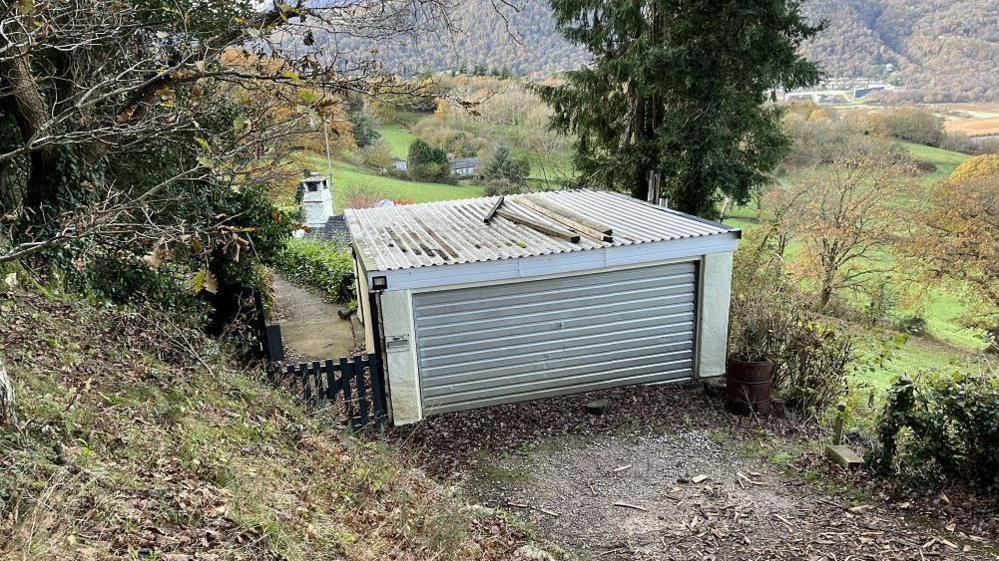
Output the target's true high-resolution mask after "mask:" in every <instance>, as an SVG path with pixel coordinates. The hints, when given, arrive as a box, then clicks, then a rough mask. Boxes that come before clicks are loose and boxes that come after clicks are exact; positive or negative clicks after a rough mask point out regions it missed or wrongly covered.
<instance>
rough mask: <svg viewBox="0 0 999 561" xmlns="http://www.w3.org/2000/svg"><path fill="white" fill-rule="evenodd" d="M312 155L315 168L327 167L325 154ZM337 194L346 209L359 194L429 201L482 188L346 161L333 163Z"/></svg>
mask: <svg viewBox="0 0 999 561" xmlns="http://www.w3.org/2000/svg"><path fill="white" fill-rule="evenodd" d="M308 158H309V160H310V161H311V162H315V163H314V164H313V165H314V166H315V169H325V168H326V159H325V158H323V157H322V156H319V155H310V156H308ZM333 193H334V197H335V200H334V204H335V206H336V209H335V211H336V212H342V211H343V208H344V205H345V204H347V203H348V202H349V201H350V200H351V199H352V198H353V197H355V196H356V195H358V194H364V195H367V196H370V197H373V198H377V199H391V200H395V201H398V200H402V201H406V202H413V203H426V202H432V201H444V200H451V199H469V198H474V197H481V196H482V187H479V186H475V185H447V184H444V183H422V182H419V181H404V180H402V179H396V178H394V177H386V176H382V175H377V174H375V173H373V172H371V171H369V170H365V169H362V168H358V167H356V166H353V165H351V164H348V163H345V162H333Z"/></svg>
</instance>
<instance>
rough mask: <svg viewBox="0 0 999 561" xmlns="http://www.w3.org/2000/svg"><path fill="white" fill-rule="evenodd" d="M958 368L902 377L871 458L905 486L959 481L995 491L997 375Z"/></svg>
mask: <svg viewBox="0 0 999 561" xmlns="http://www.w3.org/2000/svg"><path fill="white" fill-rule="evenodd" d="M996 374H999V372H995V373H993V374H992V375H991V376H990V375H988V374H985V373H978V374H967V373H959V374H954V375H951V376H939V375H938V376H933V377H925V378H923V379H921V380H920V381H919V382H912V381H911V380H909V379H907V378H902V379H900V380H899V381H898V382H897V383H896V384H895V386H894V388H892V391H891V393H890V394H889V397H888V402H887V405H886V407H885V411H884V413H883V415H882V418H881V424H880V427H879V429H878V446H877V447H876V448H875V449H874V450H873V451H872V452H871V457H870V459H871V463H872V465H873V466H874V468H875V469H876V470H877V471H879V472H880V473H881V474H882V475H885V476H890V477H895V478H897V479H899V480H901V481H903V482H904V483H906V484H908V485H909V486H914V487H918V486H926V485H933V484H939V483H941V482H944V481H947V480H950V481H960V482H964V483H967V484H970V485H972V486H974V487H977V488H979V489H981V490H985V491H991V492H992V493H997V494H999V379H997V377H996Z"/></svg>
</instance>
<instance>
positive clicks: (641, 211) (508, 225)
mask: <svg viewBox="0 0 999 561" xmlns="http://www.w3.org/2000/svg"><path fill="white" fill-rule="evenodd" d="M525 197H532V198H536V199H538V200H540V201H542V202H544V203H547V204H549V205H551V206H556V207H558V208H564V209H565V210H567V211H571V212H574V213H576V214H580V215H583V216H585V217H588V218H590V219H591V220H595V221H597V222H599V223H601V224H604V225H606V226H607V227H609V228H612V229H613V230H614V234H613V241H611V242H605V241H602V240H597V239H595V238H592V237H589V236H587V235H585V234H583V235H581V236H580V241H579V243H572V242H570V241H568V240H564V239H561V238H557V237H554V236H549V235H546V234H543V233H541V232H539V231H537V230H535V229H533V228H531V227H529V226H525V225H522V224H518V223H516V222H512V221H510V220H507V219H505V218H502V217H499V216H497V217H495V218H494V219H493V220H492V221H491V222H490V223H489V224H485V223H483V221H482V219H483V217H484V216H485V215H486V213H488V212H489V210H490V209H491V208H492V207H493V205H494V204H495V203H496V199H497V198H496V197H483V198H478V199H464V200H455V201H441V202H434V203H423V204H414V205H399V206H394V207H386V208H368V209H347V210H346V211H345V212H344V215H345V217H346V219H347V227H348V228H349V230H350V236H351V238H352V240H353V242H354V245H355V247H356V249H357V251H358V252H359V255H360V257H361V260H362V262H363V263H364V265H365V268H366V269H367V270H368V271H369V272H370V271H395V270H400V269H412V268H416V267H431V266H435V265H450V264H457V263H475V262H481V261H495V260H499V259H515V258H519V257H531V256H538V255H552V254H556V253H568V252H575V251H586V250H589V249H596V248H603V247H613V246H624V245H635V244H641V243H650V242H661V241H667V240H679V239H686V238H694V237H704V236H715V235H721V234H729V233H731V232H736V231H738V230H737V229H735V228H729V227H728V226H725V225H724V224H718V223H715V222H711V221H708V220H703V219H700V218H697V217H694V216H689V215H686V214H683V213H680V212H677V211H674V210H670V209H667V208H663V207H659V206H655V205H651V204H649V203H646V202H643V201H639V200H637V199H633V198H631V197H627V196H625V195H622V194H620V193H613V192H610V191H590V190H576V191H548V192H542V193H532V194H529V195H528V194H524V195H510V196H507V197H506V199H505V200H504V203H503V208H504V209H506V210H507V211H510V212H513V213H517V214H519V215H521V216H524V217H526V218H529V219H531V220H534V221H536V222H541V223H543V224H546V225H549V226H551V227H556V228H560V229H566V226H565V225H563V224H560V223H559V222H556V221H554V220H551V219H549V218H547V217H545V216H544V215H542V214H540V213H538V212H536V211H535V210H533V209H531V208H529V207H528V206H526V205H524V204H523V203H522V202H521V201H523V200H524V198H525Z"/></svg>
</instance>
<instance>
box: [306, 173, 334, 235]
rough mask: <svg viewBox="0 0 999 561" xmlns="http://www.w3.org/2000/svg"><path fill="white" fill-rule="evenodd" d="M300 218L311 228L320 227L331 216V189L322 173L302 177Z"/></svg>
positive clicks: (328, 181) (327, 179)
mask: <svg viewBox="0 0 999 561" xmlns="http://www.w3.org/2000/svg"><path fill="white" fill-rule="evenodd" d="M301 188H302V219H303V220H304V221H305V223H306V224H308V225H309V226H311V227H312V228H321V227H323V226H324V225H325V224H326V221H327V220H329V219H330V218H331V217H332V216H333V191H332V190H331V189H330V180H329V178H328V177H326V176H322V175H309V176H307V177H305V178H304V179H302V184H301Z"/></svg>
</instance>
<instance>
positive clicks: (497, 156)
mask: <svg viewBox="0 0 999 561" xmlns="http://www.w3.org/2000/svg"><path fill="white" fill-rule="evenodd" d="M530 173H531V162H530V160H528V159H527V158H516V159H515V158H514V157H513V154H512V153H511V152H510V149H509V148H508V147H506V146H500V147H499V148H497V149H496V152H495V153H493V156H492V158H490V159H489V163H488V164H487V165H486V169H485V172H484V173H483V175H484V176H485V177H486V179H489V180H503V181H508V182H510V183H513V184H515V185H523V184H524V183H526V182H527V176H528V175H529V174H530Z"/></svg>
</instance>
